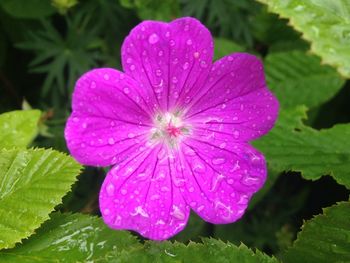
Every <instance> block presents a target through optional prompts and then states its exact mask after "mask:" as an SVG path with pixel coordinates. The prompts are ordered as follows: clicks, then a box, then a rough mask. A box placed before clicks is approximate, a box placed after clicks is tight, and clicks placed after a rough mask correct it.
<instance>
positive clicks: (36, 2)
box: [0, 0, 55, 18]
mask: <svg viewBox="0 0 350 263" xmlns="http://www.w3.org/2000/svg"><path fill="white" fill-rule="evenodd" d="M0 6H1V7H2V8H3V9H4V10H5V11H6V12H7V13H8V14H10V15H11V16H13V17H16V18H43V17H45V16H49V15H52V14H53V13H54V12H55V9H54V8H53V7H52V5H51V2H50V1H49V0H26V1H22V0H1V1H0Z"/></svg>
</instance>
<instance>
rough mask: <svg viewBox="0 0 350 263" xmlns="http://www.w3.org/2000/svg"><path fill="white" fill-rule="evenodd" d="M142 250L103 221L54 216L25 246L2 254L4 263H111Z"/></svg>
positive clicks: (129, 235)
mask: <svg viewBox="0 0 350 263" xmlns="http://www.w3.org/2000/svg"><path fill="white" fill-rule="evenodd" d="M133 245H134V246H140V245H141V244H139V243H138V241H137V240H136V238H135V237H134V236H132V235H131V234H130V233H128V232H126V231H113V230H111V229H109V228H108V227H107V226H106V225H105V224H104V223H103V222H102V220H101V219H100V218H97V217H93V216H88V215H82V214H60V213H56V214H53V215H52V218H51V220H49V221H47V222H46V223H45V224H43V226H42V227H41V228H40V229H39V230H38V231H37V233H36V234H35V235H34V236H32V237H31V238H30V239H28V240H26V241H24V242H23V244H22V245H19V246H18V247H16V248H14V249H10V250H5V251H2V252H0V261H1V262H33V261H35V262H101V261H102V262H108V254H109V253H111V252H113V253H116V251H119V250H121V249H126V248H128V247H129V246H133Z"/></svg>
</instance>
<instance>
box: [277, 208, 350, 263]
mask: <svg viewBox="0 0 350 263" xmlns="http://www.w3.org/2000/svg"><path fill="white" fill-rule="evenodd" d="M349 218H350V203H349V202H342V203H339V204H337V205H334V206H332V207H329V208H326V209H324V213H323V215H318V216H316V217H315V218H313V219H311V220H309V221H307V222H306V223H305V224H304V225H303V227H302V231H301V232H300V233H299V234H298V238H297V240H296V241H295V242H294V244H293V246H292V247H291V248H290V249H288V250H287V251H286V252H285V254H284V255H283V256H282V257H283V259H284V261H283V262H286V263H294V262H305V263H322V262H324V263H328V262H350V220H349Z"/></svg>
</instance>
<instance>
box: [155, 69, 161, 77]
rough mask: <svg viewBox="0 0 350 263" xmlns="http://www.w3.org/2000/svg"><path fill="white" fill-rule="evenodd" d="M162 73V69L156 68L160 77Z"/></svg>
mask: <svg viewBox="0 0 350 263" xmlns="http://www.w3.org/2000/svg"><path fill="white" fill-rule="evenodd" d="M161 75H162V70H160V69H157V70H156V76H158V77H160V76H161Z"/></svg>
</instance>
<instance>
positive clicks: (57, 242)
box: [0, 214, 277, 263]
mask: <svg viewBox="0 0 350 263" xmlns="http://www.w3.org/2000/svg"><path fill="white" fill-rule="evenodd" d="M0 260H1V262H13V261H21V262H32V261H34V260H35V261H38V262H58V261H59V262H89V261H91V262H100V261H101V262H202V261H206V262H242V263H245V262H247V263H249V262H254V263H255V262H271V263H272V262H277V260H276V259H275V258H271V257H269V256H267V255H265V254H263V253H262V252H260V251H256V252H255V253H254V252H253V251H252V250H250V249H248V248H247V247H246V246H244V245H241V246H239V247H237V246H234V245H232V244H230V243H224V242H222V241H218V240H215V239H204V240H203V242H202V243H194V242H190V243H189V245H185V244H182V243H178V242H174V243H173V242H161V243H159V242H153V241H147V242H146V243H145V244H144V245H141V243H139V242H138V241H137V240H136V238H135V237H133V236H132V235H131V234H130V233H129V232H124V231H111V230H110V229H108V228H107V226H105V225H104V223H103V222H102V220H101V219H98V218H96V217H91V216H86V215H80V214H73V215H67V214H55V215H54V216H53V218H52V219H51V220H50V221H48V222H46V223H45V224H44V225H43V226H42V227H41V228H40V229H39V231H38V233H37V234H36V235H35V236H33V237H31V238H30V239H29V240H26V241H25V242H24V243H23V245H20V246H18V247H17V248H15V249H11V250H6V251H3V252H0Z"/></svg>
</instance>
